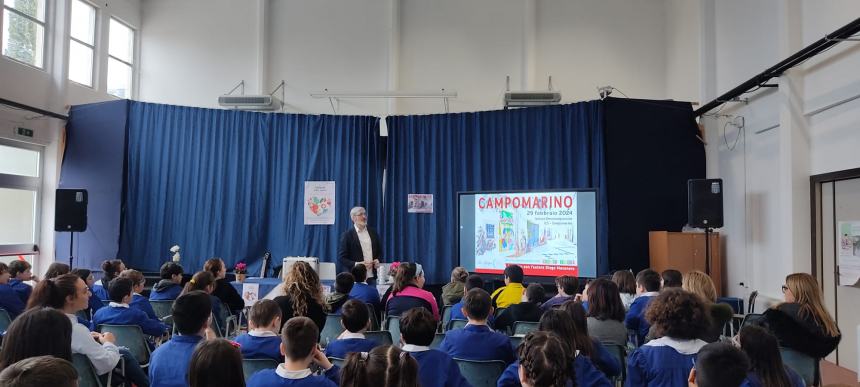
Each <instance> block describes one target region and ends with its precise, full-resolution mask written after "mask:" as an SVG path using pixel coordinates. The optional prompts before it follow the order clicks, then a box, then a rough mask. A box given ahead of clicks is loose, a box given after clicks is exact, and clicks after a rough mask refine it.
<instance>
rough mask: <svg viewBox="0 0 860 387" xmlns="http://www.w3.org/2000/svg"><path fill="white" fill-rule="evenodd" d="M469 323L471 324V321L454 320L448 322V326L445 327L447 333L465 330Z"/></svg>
mask: <svg viewBox="0 0 860 387" xmlns="http://www.w3.org/2000/svg"><path fill="white" fill-rule="evenodd" d="M468 323H469V320H460V319H454V320H451V321H448V325H447V326H445V331H446V332H447V331H452V330H454V329H460V328H463V327H465V326H466V324H468Z"/></svg>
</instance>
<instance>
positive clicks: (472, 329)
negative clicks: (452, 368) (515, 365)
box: [439, 324, 517, 364]
mask: <svg viewBox="0 0 860 387" xmlns="http://www.w3.org/2000/svg"><path fill="white" fill-rule="evenodd" d="M476 344H477V345H476ZM439 350H440V351H442V352H446V353H447V354H449V355H451V357H453V358H457V359H466V360H501V361H503V362H505V364H511V363H512V362H513V361H514V360H516V359H517V358H516V355H515V354H514V347H513V345H511V339H510V338H508V336H506V335H503V334H501V333H498V332H495V331H493V330H492V329H490V327H488V326H486V325H472V324H466V326H465V327H463V328H462V329H454V330H450V331H448V332H445V338H444V339H442V344H440V345H439Z"/></svg>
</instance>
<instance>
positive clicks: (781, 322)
mask: <svg viewBox="0 0 860 387" xmlns="http://www.w3.org/2000/svg"><path fill="white" fill-rule="evenodd" d="M799 312H800V304H797V303H792V302H786V303H784V304H781V305H779V306H778V307H776V308H771V309H768V310H767V311H765V312H764V316H763V317H764V318H763V319H761V320H759V322H757V323H759V324H760V325H764V326H765V327H767V329H768V330H770V332H771V333H773V335H774V336H776V338H777V339H778V340H779V345H780V346H781V347H787V348H791V349H793V350H795V351H798V352H800V353H803V354H806V355H808V356H811V357H813V358H816V359H821V358H824V357H825V356H827V355H828V354H830V352H833V350H835V349H836V347H837V346H838V345H839V341H840V340H841V339H842V334H841V333H840V334H839V335H836V336H829V335H827V333H826V332H825V331H824V328H822V327H821V326H819V325H818V324H817V323H816V322H815V321H814V320H813V319H812V317H810V316H807V318H802V317H800V313H799Z"/></svg>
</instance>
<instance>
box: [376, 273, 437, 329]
mask: <svg viewBox="0 0 860 387" xmlns="http://www.w3.org/2000/svg"><path fill="white" fill-rule="evenodd" d="M423 287H424V269H423V268H422V267H421V265H419V264H416V263H412V262H404V263H401V264H400V265H399V266H398V267H397V269H396V273H395V274H394V284H393V285H392V286H391V294H389V295H388V297H387V298H386V301H385V313H386V315H388V316H400V315H402V314H403V313H404V312H406V311H407V310H409V309H412V308H416V307H423V308H426V309H427V310H429V311H430V312H431V313H433V318H435V319H436V321H439V305H438V304H437V303H436V298H435V297H433V294H432V293H430V292H428V291H426V290H424V289H423Z"/></svg>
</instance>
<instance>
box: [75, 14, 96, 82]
mask: <svg viewBox="0 0 860 387" xmlns="http://www.w3.org/2000/svg"><path fill="white" fill-rule="evenodd" d="M95 36H96V8H95V7H93V6H92V5H90V4H88V3H86V2H84V1H82V0H72V26H71V33H70V39H69V80H71V81H74V82H77V83H80V84H82V85H85V86H90V87H92V86H93V55H94V53H95Z"/></svg>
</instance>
